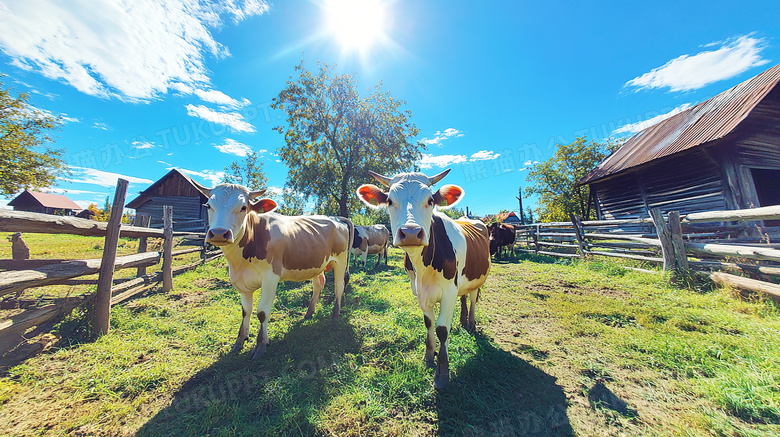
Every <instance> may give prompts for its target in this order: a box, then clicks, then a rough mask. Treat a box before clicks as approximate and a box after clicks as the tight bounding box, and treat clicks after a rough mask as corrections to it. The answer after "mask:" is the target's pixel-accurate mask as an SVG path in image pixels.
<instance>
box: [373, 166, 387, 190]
mask: <svg viewBox="0 0 780 437" xmlns="http://www.w3.org/2000/svg"><path fill="white" fill-rule="evenodd" d="M368 174H370V175H371V177H372V178H374V179H376V180H377V182H379V183H380V184H382V185H384V186H386V187H389V186H390V178H389V177H387V176H382V175H381V174H379V173H374V172H373V171H371V170H369V171H368Z"/></svg>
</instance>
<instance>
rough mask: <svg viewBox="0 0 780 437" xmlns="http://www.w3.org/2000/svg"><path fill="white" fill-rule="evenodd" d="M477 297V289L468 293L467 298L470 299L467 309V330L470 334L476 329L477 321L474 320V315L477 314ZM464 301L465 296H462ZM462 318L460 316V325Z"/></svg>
mask: <svg viewBox="0 0 780 437" xmlns="http://www.w3.org/2000/svg"><path fill="white" fill-rule="evenodd" d="M477 296H479V288H478V289H476V290H474V291H472V292H471V293H469V297H470V298H471V309H469V324H468V325H467V328H466V329H467V330H468V331H470V332H474V331H475V330H476V328H477V321H476V320H475V317H476V313H477V309H476V308H477ZM463 298H464V299H465V298H466V296H463ZM462 319H463V316H462V315H461V323H462Z"/></svg>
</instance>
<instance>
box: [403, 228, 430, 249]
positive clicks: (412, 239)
mask: <svg viewBox="0 0 780 437" xmlns="http://www.w3.org/2000/svg"><path fill="white" fill-rule="evenodd" d="M397 241H398V244H396V246H427V241H425V230H423V228H422V227H420V226H409V225H406V226H402V227H401V228H400V229H398V237H397Z"/></svg>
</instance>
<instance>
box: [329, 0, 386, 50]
mask: <svg viewBox="0 0 780 437" xmlns="http://www.w3.org/2000/svg"><path fill="white" fill-rule="evenodd" d="M325 11H326V14H327V23H328V30H329V31H330V33H331V34H333V36H334V37H335V38H336V40H337V41H338V42H339V44H340V45H341V47H342V48H343V49H344V50H358V51H365V50H366V49H368V48H369V47H371V46H372V45H374V44H375V43H377V42H378V41H379V40H380V39H382V38H383V37H384V34H385V24H386V12H385V7H384V4H383V3H382V2H381V1H380V0H326V1H325Z"/></svg>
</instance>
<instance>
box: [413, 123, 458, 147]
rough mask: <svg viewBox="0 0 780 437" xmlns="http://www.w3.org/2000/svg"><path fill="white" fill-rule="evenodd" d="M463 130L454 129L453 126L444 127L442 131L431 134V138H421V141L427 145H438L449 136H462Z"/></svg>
mask: <svg viewBox="0 0 780 437" xmlns="http://www.w3.org/2000/svg"><path fill="white" fill-rule="evenodd" d="M462 136H463V132H461V131H459V130H457V129H455V128H451V127H450V128H447V129H444V132H442V131H436V134H435V135H434V136H433V138H432V139H431V138H423V139H422V140H421V141H422V142H423V143H425V144H427V145H429V146H431V145H438V144H439V143H441V142H442V141H444V140H448V139H450V138H457V137H462Z"/></svg>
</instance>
